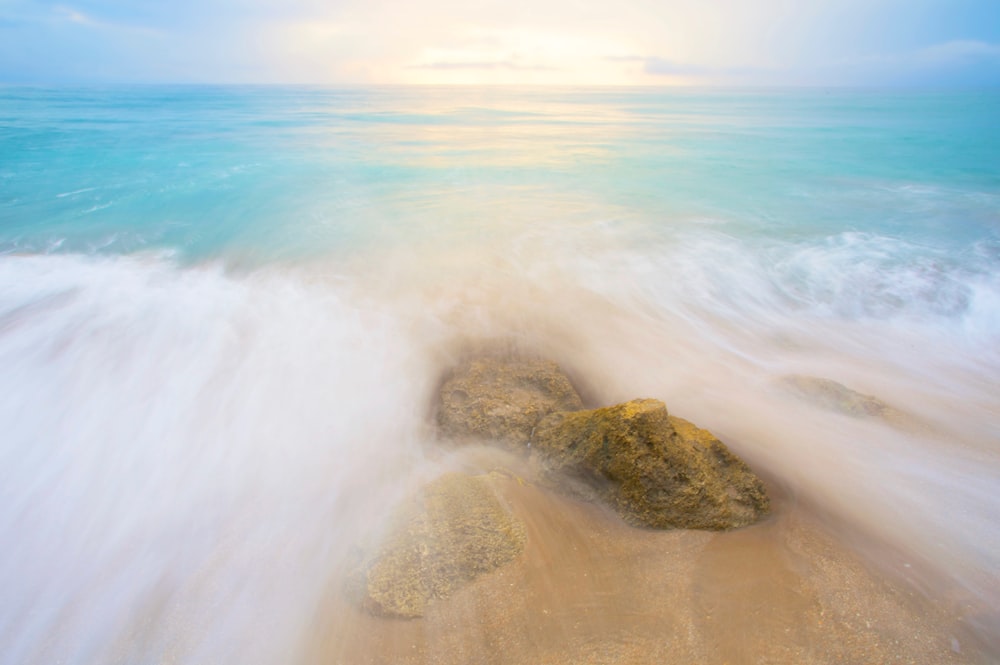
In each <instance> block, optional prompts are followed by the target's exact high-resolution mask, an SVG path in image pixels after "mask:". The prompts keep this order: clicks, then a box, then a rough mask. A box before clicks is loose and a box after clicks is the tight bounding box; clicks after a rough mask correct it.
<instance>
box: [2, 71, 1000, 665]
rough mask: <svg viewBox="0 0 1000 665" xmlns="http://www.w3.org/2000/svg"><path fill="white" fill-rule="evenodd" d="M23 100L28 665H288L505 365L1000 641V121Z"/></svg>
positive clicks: (13, 341)
mask: <svg viewBox="0 0 1000 665" xmlns="http://www.w3.org/2000/svg"><path fill="white" fill-rule="evenodd" d="M0 95H2V97H0V99H2V100H3V106H2V109H3V112H2V115H3V125H2V126H0V154H2V155H3V158H2V159H0V251H2V252H3V255H2V256H0V367H2V368H3V371H2V373H0V394H2V395H4V397H3V398H2V399H0V422H2V423H3V431H4V435H3V437H0V488H2V492H3V497H4V499H5V500H4V501H3V505H2V507H0V542H3V543H5V544H6V545H5V547H4V548H2V551H0V581H2V583H3V588H4V589H5V593H4V594H3V597H2V598H0V640H2V643H3V644H4V647H5V648H4V649H3V655H0V662H4V663H12V664H13V663H19V664H20V663H48V662H60V661H69V662H79V663H106V662H137V663H140V662H141V663H146V662H149V663H152V662H163V661H168V660H169V661H172V662H183V663H202V662H245V663H278V662H288V658H289V654H290V653H296V652H297V650H298V649H299V643H300V641H301V640H302V637H303V631H304V630H305V628H304V627H305V626H308V625H309V624H310V621H311V620H312V618H313V617H314V615H315V614H316V612H317V608H318V607H319V606H320V605H321V603H322V602H323V601H322V599H323V597H324V596H325V595H326V594H328V593H329V587H330V586H331V585H334V586H335V585H336V584H337V578H338V571H340V570H341V568H342V567H343V566H344V565H346V563H347V562H348V560H349V559H350V557H351V556H352V555H353V551H354V549H355V548H356V547H357V544H358V542H359V541H360V540H361V539H363V538H364V537H367V536H368V535H370V534H371V532H372V530H373V529H374V530H377V528H378V527H377V525H378V524H380V523H381V521H382V519H383V518H384V517H385V515H386V514H387V513H388V512H389V511H390V510H391V509H392V507H393V505H394V503H395V502H396V501H398V500H400V498H401V497H404V496H405V495H406V493H407V492H408V490H409V489H410V488H412V487H413V486H414V485H415V484H417V483H419V482H420V480H421V479H422V478H427V477H431V476H433V475H434V473H435V472H437V471H439V470H440V469H441V468H443V467H444V466H446V465H447V464H449V461H448V455H447V454H445V453H443V452H442V451H441V449H440V447H439V446H438V444H437V443H436V442H435V436H434V432H433V428H432V427H431V426H430V420H429V415H430V413H431V411H432V407H433V399H434V391H435V389H436V386H437V382H438V380H439V378H440V376H441V374H442V373H443V372H444V371H446V370H447V368H448V367H449V366H450V365H451V364H452V363H454V362H455V361H456V359H457V358H459V357H460V355H461V354H462V353H464V352H465V351H467V350H468V348H469V345H471V344H476V343H479V342H482V341H483V340H494V341H496V342H497V343H500V344H504V345H513V346H516V347H517V348H520V349H522V350H524V351H525V352H530V353H537V354H541V355H544V356H546V357H550V358H552V359H554V360H556V361H558V362H559V363H560V364H561V365H562V366H563V367H564V368H565V369H566V370H567V371H568V372H569V373H570V376H571V377H572V378H573V379H574V381H576V382H577V384H578V387H579V389H580V390H581V392H582V393H583V394H584V396H585V397H586V398H587V399H588V401H590V402H592V403H593V405H595V406H596V405H605V404H611V403H614V402H618V401H623V400H627V399H632V398H635V397H655V398H659V399H662V400H664V401H665V402H666V404H667V406H668V408H669V409H670V411H671V412H672V413H674V414H676V415H680V416H682V417H684V418H687V419H689V420H692V421H694V422H695V423H697V424H699V425H700V426H702V427H706V428H708V429H710V430H712V431H713V432H714V433H716V434H717V435H718V436H719V437H720V438H721V439H722V440H723V441H725V442H726V443H727V445H729V446H730V447H731V448H732V449H733V450H734V451H736V452H737V453H739V454H740V455H741V456H743V457H744V458H745V459H747V461H748V462H749V463H750V464H751V465H752V466H753V467H754V468H755V469H758V470H759V471H761V472H762V473H763V474H765V476H766V477H767V478H769V480H770V481H771V482H772V483H774V484H775V485H776V486H777V487H780V488H781V491H782V492H785V493H787V494H788V495H789V496H790V497H792V502H793V503H795V504H796V505H798V504H801V505H803V506H808V509H809V510H811V511H814V512H816V513H817V514H820V515H823V516H824V518H825V519H827V520H828V521H829V525H830V528H831V529H833V530H834V531H835V533H836V534H837V536H838V537H839V538H840V539H841V540H842V542H844V543H845V544H846V545H847V546H848V547H850V548H854V549H856V550H857V551H858V552H860V553H861V554H862V555H863V556H864V557H866V560H868V561H869V562H870V563H872V565H874V566H875V567H876V568H878V569H879V570H881V571H883V572H884V573H885V574H886V575H888V576H890V577H892V578H893V579H899V580H902V581H903V582H904V583H906V584H908V585H911V586H912V587H913V588H916V589H918V590H920V591H921V592H922V593H925V594H927V595H929V596H932V597H938V598H958V599H960V600H956V602H963V603H965V602H969V603H975V604H976V605H977V610H976V611H977V616H980V617H985V618H983V619H982V621H983V622H984V625H985V626H988V625H989V623H988V622H989V621H990V620H991V619H993V618H996V617H997V616H998V615H1000V578H998V575H997V571H998V570H1000V558H998V555H997V552H1000V521H998V518H997V511H996V507H997V501H996V497H995V495H996V488H997V487H1000V448H998V445H1000V425H998V423H1000V418H998V416H1000V399H998V397H997V395H998V394H1000V393H998V391H997V377H998V376H1000V352H998V351H997V349H1000V315H998V312H1000V238H998V236H997V229H998V228H1000V216H998V212H997V211H998V210H1000V206H998V205H997V204H998V202H1000V181H998V179H997V171H996V164H995V157H994V156H995V155H996V154H1000V129H998V128H997V127H996V123H995V120H991V118H995V117H997V116H998V115H1000V113H998V112H1000V97H997V96H996V95H995V94H994V93H989V94H987V93H950V94H949V95H940V94H931V93H908V94H906V95H893V94H888V93H879V92H854V93H822V92H806V93H788V92H771V93H765V92H762V93H752V94H751V93H745V92H717V93H716V92H712V93H703V92H697V93H696V92H691V91H681V92H655V93H651V92H608V91H584V90H572V91H571V90H567V91H558V92H538V91H518V90H493V91H485V90H463V91H456V90H419V91H414V90H404V89H398V90H397V89H381V90H353V91H333V90H325V89H161V88H152V89H122V90H112V91H96V90H80V91H46V90H36V89H4V90H3V91H2V92H0ZM788 375H806V376H814V377H821V378H826V379H831V380H834V381H837V382H839V383H841V384H844V385H845V386H848V387H849V388H851V389H853V390H856V391H858V392H860V393H863V394H868V395H874V396H877V397H878V398H879V399H880V400H882V401H883V402H885V403H886V404H888V405H890V406H891V407H893V408H894V409H896V410H897V411H898V412H899V413H900V414H902V419H901V420H900V421H893V422H887V421H885V420H880V419H873V418H859V417H852V416H850V415H847V414H844V413H840V412H836V411H834V410H830V409H829V408H824V407H823V406H822V404H817V403H815V402H809V401H808V400H803V399H801V397H797V396H795V395H794V394H791V393H789V391H788V390H787V389H785V388H784V387H783V384H782V378H783V377H787V376H788ZM984 630H985V628H984ZM985 637H988V635H987V636H985Z"/></svg>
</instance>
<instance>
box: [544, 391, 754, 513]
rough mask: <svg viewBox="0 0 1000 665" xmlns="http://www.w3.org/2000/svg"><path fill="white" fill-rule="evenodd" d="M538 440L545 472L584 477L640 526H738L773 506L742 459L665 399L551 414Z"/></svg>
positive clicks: (551, 477) (550, 477)
mask: <svg viewBox="0 0 1000 665" xmlns="http://www.w3.org/2000/svg"><path fill="white" fill-rule="evenodd" d="M531 444H532V451H533V457H534V458H535V460H536V462H537V464H538V466H539V467H540V469H541V473H542V475H543V477H545V478H549V479H553V478H557V477H558V476H560V475H568V476H569V477H570V478H573V479H576V480H577V481H582V482H583V483H585V486H586V487H588V488H590V489H591V490H592V491H593V492H595V493H596V494H597V495H598V496H600V497H601V498H602V499H603V500H604V501H606V502H607V503H609V504H610V505H611V506H613V507H614V508H615V509H616V510H617V511H618V513H619V514H620V515H621V516H622V517H623V518H624V519H625V520H626V521H627V522H629V523H631V524H634V525H636V526H644V527H653V528H660V529H664V528H687V529H713V530H722V529H733V528H736V527H741V526H746V525H748V524H752V523H753V522H755V521H757V520H758V519H759V518H760V517H761V516H762V515H764V514H765V513H767V512H768V509H769V502H768V498H767V494H766V493H765V490H764V486H763V484H762V483H761V481H760V479H759V478H757V476H755V475H754V474H753V472H752V471H750V469H749V468H748V467H747V465H746V464H745V463H744V462H743V461H742V460H740V459H739V458H737V457H736V456H735V455H733V454H732V453H730V452H729V450H728V449H727V448H726V446H725V445H724V444H723V443H722V442H721V441H719V440H718V439H717V438H715V437H714V436H713V435H712V434H711V433H710V432H707V431H706V430H703V429H699V428H698V427H695V426H694V425H692V424H691V423H689V422H687V421H686V420H683V419H681V418H675V417H672V416H670V415H669V414H668V413H667V408H666V406H665V405H664V404H663V402H660V401H658V400H652V399H641V400H634V401H631V402H626V403H624V404H619V405H616V406H611V407H607V408H603V409H595V410H592V411H578V412H573V413H568V412H563V413H556V414H552V415H550V416H547V417H546V418H544V419H543V420H542V421H541V422H539V423H538V426H537V427H536V429H535V434H534V436H533V437H532V442H531Z"/></svg>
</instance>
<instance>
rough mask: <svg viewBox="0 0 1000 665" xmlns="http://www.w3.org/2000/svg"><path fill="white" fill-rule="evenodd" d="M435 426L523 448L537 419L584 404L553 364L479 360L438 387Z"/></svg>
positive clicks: (448, 432) (450, 434)
mask: <svg viewBox="0 0 1000 665" xmlns="http://www.w3.org/2000/svg"><path fill="white" fill-rule="evenodd" d="M440 398H441V401H440V404H439V407H438V425H439V426H440V429H441V432H442V434H444V435H445V436H447V437H450V438H454V439H463V438H472V439H480V440H485V441H490V442H497V443H501V444H503V445H504V446H506V447H508V448H511V449H514V450H524V449H525V448H526V447H527V445H528V442H529V441H530V440H531V433H532V431H533V430H534V428H535V425H537V424H538V421H539V420H541V419H542V418H544V417H545V416H547V415H549V414H550V413H553V412H556V411H574V410H577V409H582V408H583V402H582V401H581V400H580V396H579V395H578V394H577V392H576V390H575V389H574V388H573V386H572V384H570V382H569V379H568V378H567V377H566V375H565V374H563V372H562V370H560V369H559V366H558V365H557V364H555V363H554V362H550V361H545V360H523V359H522V360H504V359H500V358H480V359H477V360H473V361H471V362H468V363H466V364H465V365H462V366H461V367H459V368H457V369H456V370H454V371H453V372H452V374H451V375H450V376H449V377H448V379H447V380H446V381H445V383H444V385H443V386H442V387H441V393H440Z"/></svg>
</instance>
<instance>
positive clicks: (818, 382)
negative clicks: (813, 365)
mask: <svg viewBox="0 0 1000 665" xmlns="http://www.w3.org/2000/svg"><path fill="white" fill-rule="evenodd" d="M781 384H782V386H783V387H784V388H785V389H786V390H788V391H789V392H791V393H792V394H793V395H795V396H796V397H798V398H800V399H804V400H806V401H808V402H811V403H813V404H815V405H817V406H821V407H824V408H827V409H830V410H831V411H836V412H838V413H842V414H844V415H846V416H852V417H854V418H885V419H888V420H893V419H897V418H900V417H901V416H902V414H900V412H898V411H897V410H896V409H894V408H892V407H891V406H889V405H888V404H886V403H885V402H883V401H882V400H880V399H879V398H877V397H873V396H871V395H864V394H862V393H859V392H855V391H853V390H851V389H850V388H848V387H847V386H845V385H843V384H840V383H837V382H836V381H831V380H830V379H821V378H819V377H816V376H802V375H797V374H796V375H790V376H785V377H782V379H781Z"/></svg>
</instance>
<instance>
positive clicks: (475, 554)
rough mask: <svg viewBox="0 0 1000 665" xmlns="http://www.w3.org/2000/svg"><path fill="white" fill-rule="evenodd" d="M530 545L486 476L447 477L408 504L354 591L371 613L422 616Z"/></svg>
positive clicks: (364, 567)
mask: <svg viewBox="0 0 1000 665" xmlns="http://www.w3.org/2000/svg"><path fill="white" fill-rule="evenodd" d="M525 542H526V534H525V529H524V525H523V524H522V523H521V522H520V521H519V520H518V519H517V518H515V517H514V516H512V515H511V514H510V513H509V512H508V511H507V510H506V509H505V508H504V506H503V505H501V503H500V501H499V500H498V499H497V496H496V493H495V491H494V490H493V487H492V485H491V484H490V481H489V477H488V476H467V475H465V474H461V473H448V474H445V475H443V476H441V477H440V478H438V479H437V480H435V481H434V482H432V483H430V484H429V485H427V486H426V487H424V488H423V490H422V491H421V492H420V493H419V494H418V496H417V497H416V498H415V500H413V501H410V502H408V503H407V504H406V505H404V506H403V507H402V509H401V510H400V511H399V512H398V514H397V515H396V516H395V519H394V520H393V522H392V526H391V528H390V531H389V533H388V535H387V537H386V538H385V539H384V540H383V542H382V545H381V547H379V548H378V550H377V551H376V552H375V553H374V554H373V555H372V556H370V557H369V558H368V559H367V560H366V561H364V562H363V563H362V564H361V565H360V566H359V568H358V570H357V571H355V573H354V574H353V575H352V576H351V580H350V583H349V586H350V588H351V589H352V592H353V593H354V594H355V595H356V596H358V597H359V599H360V602H361V604H362V606H363V607H364V608H365V609H367V610H368V611H370V612H371V613H373V614H376V615H380V616H390V617H402V618H415V617H419V616H422V615H423V614H424V610H425V608H426V606H427V604H428V603H429V602H431V601H433V600H436V599H441V598H446V597H448V596H449V595H451V593H452V592H453V591H455V590H456V589H458V588H460V587H461V586H463V585H465V584H467V583H468V582H470V581H472V580H473V579H475V578H476V577H479V576H480V575H483V574H485V573H488V572H490V571H492V570H494V569H496V568H499V567H500V566H503V565H504V564H506V563H508V562H510V561H512V560H514V559H515V558H516V557H517V556H518V555H519V554H520V553H521V552H522V551H523V550H524V545H525Z"/></svg>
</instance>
